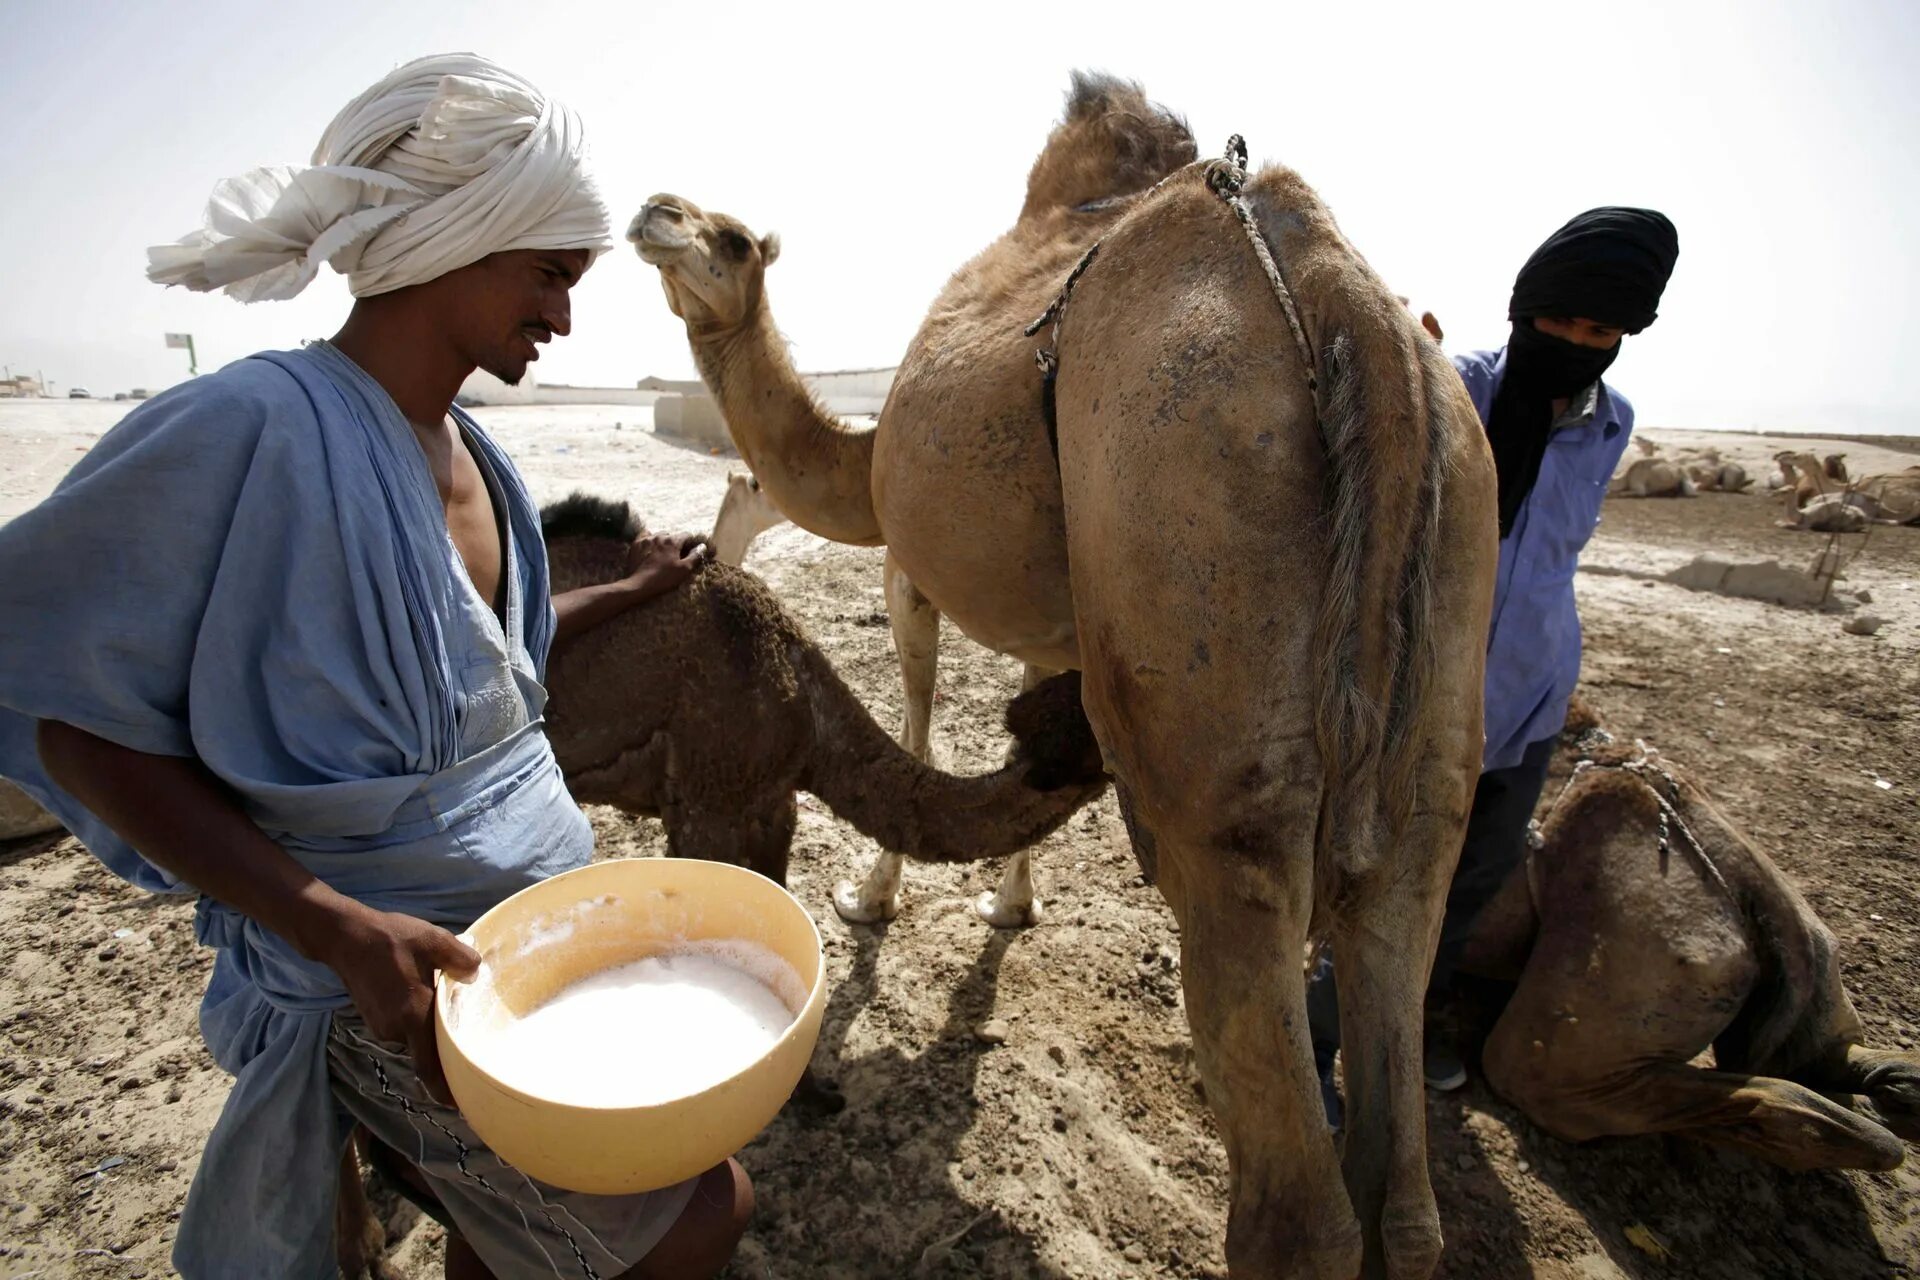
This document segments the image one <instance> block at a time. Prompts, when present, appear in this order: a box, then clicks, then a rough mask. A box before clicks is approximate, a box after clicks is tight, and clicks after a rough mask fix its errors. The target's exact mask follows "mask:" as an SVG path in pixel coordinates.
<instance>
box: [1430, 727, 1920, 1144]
mask: <svg viewBox="0 0 1920 1280" xmlns="http://www.w3.org/2000/svg"><path fill="white" fill-rule="evenodd" d="M1561 743H1562V750H1561V753H1560V764H1561V766H1562V767H1567V766H1570V767H1571V777H1570V779H1569V781H1568V782H1567V784H1566V787H1565V789H1564V790H1563V791H1562V792H1561V793H1560V796H1559V798H1558V799H1556V800H1555V801H1554V802H1553V804H1552V806H1551V808H1550V809H1549V811H1548V812H1547V815H1546V818H1545V820H1544V822H1543V823H1542V825H1541V831H1540V836H1541V839H1540V841H1539V844H1538V846H1537V847H1536V848H1535V850H1534V851H1533V852H1532V853H1531V854H1530V856H1529V858H1528V860H1527V861H1526V862H1525V863H1524V864H1523V865H1522V867H1521V869H1520V870H1519V871H1516V872H1515V874H1514V876H1513V878H1512V879H1511V880H1510V881H1509V882H1508V884H1507V886H1506V888H1505V889H1504V890H1503V891H1502V892H1501V894H1500V896H1499V897H1498V898H1496V900H1495V901H1494V902H1493V903H1492V904H1491V905H1490V906H1489V907H1488V908H1487V911H1486V913H1485V915H1484V916H1483V917H1482V919H1481V921H1480V924H1479V925H1478V927H1477V928H1476V932H1475V938H1474V941H1473V945H1472V947H1471V950H1470V953H1469V955H1468V957H1467V959H1466V964H1467V967H1469V968H1470V969H1471V970H1473V971H1476V972H1479V973H1482V974H1484V975H1486V976H1489V977H1495V978H1501V979H1507V980H1513V981H1516V982H1517V983H1518V986H1517V987H1516V989H1515V990H1514V993H1513V997H1512V999H1511V1001H1510V1002H1509V1003H1508V1004H1507V1006H1506V1009H1505V1010H1504V1012H1502V1014H1501V1015H1500V1018H1499V1021H1498V1022H1497V1023H1496V1025H1495V1026H1494V1029H1493V1032H1492V1034H1491V1035H1490V1036H1489V1037H1488V1040H1487V1043H1486V1047H1485V1050H1484V1053H1483V1065H1484V1067H1485V1070H1486V1074H1487V1080H1488V1082H1489V1083H1490V1084H1491V1085H1492V1086H1493V1088H1494V1090H1495V1092H1497V1093H1499V1094H1500V1095H1501V1096H1502V1097H1504V1098H1506V1099H1507V1100H1508V1101H1510V1102H1512V1103H1513V1104H1514V1105H1515V1106H1518V1107H1519V1108H1520V1109H1521V1110H1522V1111H1525V1112H1526V1113H1527V1115H1528V1116H1529V1117H1531V1118H1532V1120H1533V1121H1534V1123H1536V1124H1538V1125H1539V1126H1540V1127H1541V1128H1543V1129H1545V1130H1547V1131H1548V1132H1550V1133H1552V1134H1554V1135H1555V1136H1557V1137H1560V1138H1563V1139H1566V1140H1568V1141H1573V1142H1583V1141H1586V1140H1588V1139H1592V1138H1599V1137H1605V1136H1610V1135H1611V1136H1624V1135H1630V1134H1647V1133H1674V1134H1681V1135H1684V1136H1687V1137H1690V1138H1698V1139H1700V1140H1702V1141H1705V1142H1711V1143H1715V1144H1718V1145H1720V1146H1726V1147H1732V1148H1735V1149H1737V1150H1741V1151H1745V1152H1747V1153H1749V1154H1751V1155H1755V1156H1758V1157H1760V1158H1761V1159H1763V1160H1768V1161H1771V1162H1772V1163H1774V1164H1778V1165H1781V1166H1784V1167H1786V1168H1789V1169H1830V1168H1849V1169H1891V1168H1893V1167H1894V1166H1895V1165H1898V1164H1899V1163H1900V1162H1901V1159H1902V1157H1903V1156H1904V1154H1905V1150H1904V1148H1903V1146H1902V1145H1901V1140H1902V1139H1905V1140H1906V1141H1909V1142H1912V1141H1920V1055H1915V1054H1912V1053H1905V1052H1895V1051H1892V1050H1884V1049H1870V1048H1867V1047H1865V1046H1864V1045H1863V1044H1862V1043H1861V1041H1862V1038H1863V1030H1862V1027H1861V1023H1860V1018H1859V1016H1858V1015H1857V1014H1856V1013H1855V1012H1854V1008H1853V1005H1852V1003H1851V1002H1850V1001H1849V1000H1848V999H1847V993H1846V990H1845V988H1844V987H1843V986H1842V985H1841V980H1840V961H1839V955H1838V946H1837V944H1836V942H1835V940H1834V937H1833V934H1832V933H1830V932H1829V931H1828V930H1827V928H1826V926H1825V925H1823V924H1822V923H1821V922H1820V919H1819V917H1817V916H1816V915H1814V913H1813V909H1812V908H1811V907H1810V906H1808V905H1807V902H1806V899H1804V898H1802V897H1801V896H1800V894H1799V893H1798V892H1797V891H1795V889H1794V888H1793V886H1792V885H1791V884H1790V883H1788V881H1787V878H1786V877H1785V876H1784V875H1782V874H1781V872H1780V869H1779V868H1778V867H1776V866H1775V865H1774V864H1773V862H1772V860H1771V859H1769V858H1768V857H1767V856H1766V854H1764V853H1762V852H1761V851H1760V850H1759V849H1757V848H1755V847H1754V846H1753V844H1752V843H1751V842H1749V841H1748V839H1747V838H1746V836H1745V835H1743V834H1742V833H1741V832H1740V830H1739V829H1738V828H1737V827H1735V826H1734V824H1733V823H1732V822H1731V821H1730V820H1729V819H1728V818H1727V817H1726V815H1725V814H1723V813H1722V812H1721V811H1720V809H1719V808H1718V807H1717V806H1716V805H1715V804H1714V803H1713V801H1712V800H1710V799H1709V798H1708V797H1707V795H1706V792H1705V791H1704V790H1703V789H1702V788H1701V787H1700V786H1699V785H1698V784H1696V783H1695V782H1694V781H1693V780H1692V779H1691V778H1690V777H1688V776H1687V775H1686V774H1685V773H1683V772H1681V771H1680V770H1678V769H1675V768H1674V767H1672V766H1671V765H1670V764H1667V763H1666V762H1665V761H1663V760H1662V759H1661V758H1660V757H1659V756H1658V754H1657V753H1655V752H1653V751H1651V750H1649V749H1648V748H1646V747H1645V746H1644V744H1636V745H1632V746H1629V745H1625V744H1621V743H1616V742H1614V741H1613V739H1612V737H1611V735H1608V734H1607V733H1606V732H1605V731H1604V730H1603V729H1601V728H1600V727H1599V723H1598V720H1597V718H1595V717H1593V716H1592V715H1591V713H1590V712H1586V711H1584V710H1583V709H1582V708H1581V707H1580V706H1579V704H1578V702H1577V701H1576V709H1575V712H1574V714H1573V715H1572V716H1571V717H1570V719H1569V724H1568V728H1567V731H1566V733H1565V734H1563V736H1562V738H1561ZM1709 1046H1711V1047H1712V1049H1713V1054H1714V1065H1713V1067H1712V1068H1711V1069H1708V1068H1704V1067H1697V1066H1693V1065H1691V1062H1692V1060H1693V1059H1694V1058H1695V1057H1696V1056H1697V1055H1699V1054H1700V1053H1701V1052H1702V1051H1703V1050H1705V1049H1706V1048H1708V1047H1709ZM1848 1096H1853V1097H1855V1098H1857V1099H1858V1102H1857V1107H1858V1109H1853V1108H1850V1107H1849V1106H1847V1105H1846V1104H1845V1102H1844V1101H1836V1100H1835V1098H1841V1099H1844V1098H1846V1097H1848Z"/></svg>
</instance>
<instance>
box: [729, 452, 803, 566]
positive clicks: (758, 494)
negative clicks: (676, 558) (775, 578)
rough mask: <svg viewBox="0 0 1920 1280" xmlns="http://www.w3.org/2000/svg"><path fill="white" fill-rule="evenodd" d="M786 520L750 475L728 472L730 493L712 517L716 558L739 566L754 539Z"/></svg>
mask: <svg viewBox="0 0 1920 1280" xmlns="http://www.w3.org/2000/svg"><path fill="white" fill-rule="evenodd" d="M786 522H787V518H786V517H785V516H783V515H781V514H780V509H779V508H778V507H775V506H774V505H773V501H772V499H770V498H768V497H767V494H766V490H764V489H762V488H761V487H760V482H759V481H758V480H755V479H754V478H753V477H752V476H751V475H747V474H744V473H742V472H739V471H729V472H727V496H726V497H724V498H722V499H721V500H720V510H719V512H718V513H717V514H715V516H714V517H713V535H712V538H711V541H712V543H713V558H714V559H715V560H718V561H719V562H720V563H721V564H730V565H733V566H734V567H736V568H738V567H739V566H740V565H741V564H742V563H744V562H745V560H746V558H747V548H748V547H751V546H752V545H753V540H754V539H755V538H757V537H759V536H760V535H761V534H763V533H765V532H766V531H767V530H769V529H771V528H773V527H774V526H776V525H782V524H785V523H786Z"/></svg>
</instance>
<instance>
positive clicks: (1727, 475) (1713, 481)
mask: <svg viewBox="0 0 1920 1280" xmlns="http://www.w3.org/2000/svg"><path fill="white" fill-rule="evenodd" d="M1633 447H1634V448H1636V449H1638V450H1639V451H1640V457H1641V458H1642V459H1648V458H1660V457H1661V455H1660V442H1659V441H1658V440H1655V439H1653V438H1651V437H1650V436H1644V435H1637V436H1635V437H1634V438H1633ZM1661 461H1662V462H1670V463H1672V464H1674V465H1676V466H1678V467H1679V469H1680V470H1681V471H1682V472H1684V473H1685V475H1686V478H1687V479H1688V480H1690V481H1692V482H1693V487H1694V489H1695V490H1696V491H1698V492H1701V493H1705V492H1708V491H1711V490H1720V491H1722V492H1725V493H1739V492H1741V491H1742V490H1744V489H1745V488H1746V487H1747V485H1748V484H1749V483H1750V481H1749V480H1748V478H1747V469H1746V468H1745V467H1743V466H1741V465H1740V464H1739V463H1737V462H1726V461H1723V460H1722V459H1721V457H1720V451H1719V450H1718V449H1682V450H1681V451H1680V452H1679V453H1678V454H1675V455H1674V456H1673V457H1672V458H1661ZM1635 465H1638V464H1637V463H1636V464H1635ZM1632 474H1633V467H1629V468H1628V469H1627V473H1626V474H1624V475H1622V476H1621V477H1620V478H1619V479H1617V480H1616V481H1615V485H1616V486H1620V485H1623V484H1624V482H1625V481H1627V479H1628V477H1629V476H1631V475H1632ZM1636 486H1637V488H1635V489H1634V491H1633V492H1631V493H1630V494H1628V493H1625V492H1622V491H1621V490H1620V489H1618V488H1616V489H1615V490H1613V492H1615V493H1616V494H1617V495H1618V496H1622V497H1624V496H1632V497H1635V498H1649V497H1656V498H1657V497H1671V496H1676V495H1677V496H1682V497H1685V496H1690V495H1688V494H1686V493H1685V492H1684V489H1683V488H1680V487H1677V486H1675V482H1674V479H1673V476H1672V473H1671V472H1668V471H1666V470H1663V469H1661V468H1647V469H1645V470H1643V471H1641V472H1640V477H1639V479H1638V480H1637V481H1636ZM1640 489H1644V490H1645V492H1640V491H1638V490H1640Z"/></svg>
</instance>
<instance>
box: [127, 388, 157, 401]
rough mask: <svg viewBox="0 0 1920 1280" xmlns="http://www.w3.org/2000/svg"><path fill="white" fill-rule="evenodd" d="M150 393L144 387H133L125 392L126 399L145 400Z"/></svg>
mask: <svg viewBox="0 0 1920 1280" xmlns="http://www.w3.org/2000/svg"><path fill="white" fill-rule="evenodd" d="M150 394H152V393H151V392H149V391H148V390H147V389H146V388H145V387H135V388H134V389H133V390H131V391H129V392H127V399H129V400H145V399H146V398H147V397H148V396H149V395H150Z"/></svg>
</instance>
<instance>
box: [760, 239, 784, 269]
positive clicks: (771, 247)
mask: <svg viewBox="0 0 1920 1280" xmlns="http://www.w3.org/2000/svg"><path fill="white" fill-rule="evenodd" d="M779 260H780V233H779V232H778V231H769V232H767V234H765V235H764V236H761V237H760V265H762V266H765V267H770V266H772V265H773V264H774V263H775V262H777V261H779Z"/></svg>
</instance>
